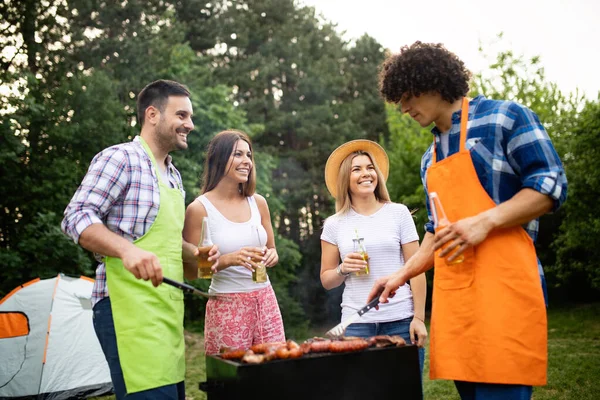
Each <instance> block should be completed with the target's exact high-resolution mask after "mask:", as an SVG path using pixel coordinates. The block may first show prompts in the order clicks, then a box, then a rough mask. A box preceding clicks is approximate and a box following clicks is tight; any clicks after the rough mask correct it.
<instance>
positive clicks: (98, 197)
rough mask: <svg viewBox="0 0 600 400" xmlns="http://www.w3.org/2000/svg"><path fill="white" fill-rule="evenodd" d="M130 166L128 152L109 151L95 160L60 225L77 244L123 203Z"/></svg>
mask: <svg viewBox="0 0 600 400" xmlns="http://www.w3.org/2000/svg"><path fill="white" fill-rule="evenodd" d="M128 165H129V158H128V156H127V154H126V152H125V151H123V150H119V149H118V148H109V149H106V150H104V151H103V152H101V153H99V154H97V155H96V157H94V159H93V160H92V162H91V164H90V167H89V169H88V171H87V173H86V175H85V176H84V178H83V180H82V182H81V185H79V188H78V189H77V191H76V192H75V194H74V195H73V198H72V199H71V202H70V203H69V204H68V205H67V208H66V209H65V212H64V218H63V221H62V224H61V228H62V230H63V232H64V233H65V234H67V235H68V236H69V237H71V238H72V239H73V241H74V242H75V243H78V242H79V237H80V236H81V233H82V232H83V231H84V230H85V229H86V228H88V227H89V226H90V225H92V224H101V223H104V220H105V217H106V215H107V214H108V213H109V210H110V209H111V208H112V206H113V205H114V204H115V203H117V202H118V201H120V199H121V197H122V194H123V192H124V191H125V189H126V188H127V186H128V184H129V176H130V174H129V173H127V170H128Z"/></svg>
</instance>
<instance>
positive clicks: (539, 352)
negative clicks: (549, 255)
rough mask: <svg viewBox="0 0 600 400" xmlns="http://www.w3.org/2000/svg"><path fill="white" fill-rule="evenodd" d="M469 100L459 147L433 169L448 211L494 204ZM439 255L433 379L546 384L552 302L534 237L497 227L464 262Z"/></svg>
mask: <svg viewBox="0 0 600 400" xmlns="http://www.w3.org/2000/svg"><path fill="white" fill-rule="evenodd" d="M468 110H469V102H468V100H467V99H466V98H464V99H463V104H462V113H461V128H460V149H459V152H458V153H456V154H453V155H451V156H449V157H447V158H445V159H444V160H442V161H440V162H436V153H435V147H436V146H435V141H434V143H433V158H432V162H431V166H430V167H429V169H428V171H427V189H428V191H429V193H431V192H437V193H438V195H439V198H440V200H441V202H442V204H443V206H444V209H445V211H446V214H447V216H448V219H449V220H450V221H458V220H460V219H463V218H467V217H471V216H474V215H477V214H479V213H481V212H483V211H486V210H488V209H490V208H492V207H496V204H495V203H494V201H493V200H492V199H491V198H490V196H489V195H488V194H487V192H486V191H485V189H484V188H483V187H482V186H481V183H480V181H479V178H478V177H477V173H476V171H475V167H474V166H473V161H472V160H471V153H470V152H469V150H467V149H466V147H465V143H466V139H467V121H468V119H469V113H468ZM438 254H439V251H437V252H436V256H435V270H434V271H435V272H434V280H433V305H432V314H431V315H432V318H431V343H430V346H431V347H430V350H431V370H430V377H431V379H451V380H461V381H469V382H482V383H498V384H518V385H528V386H537V385H545V384H546V370H547V364H548V356H547V325H546V307H545V303H544V296H543V292H542V286H541V284H540V276H539V272H538V266H537V257H536V252H535V248H534V245H533V241H532V240H531V238H530V237H529V235H528V234H527V233H526V232H525V230H524V229H523V228H522V227H520V226H516V227H512V228H506V229H496V230H494V231H492V232H490V234H489V235H488V237H487V238H486V239H485V240H484V241H483V242H482V243H480V244H479V245H477V246H475V247H474V248H473V247H471V248H469V249H467V250H466V251H465V253H464V255H465V259H464V261H463V262H462V263H460V264H454V265H447V264H446V262H445V260H444V259H442V258H440V257H438Z"/></svg>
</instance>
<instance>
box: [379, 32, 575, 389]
mask: <svg viewBox="0 0 600 400" xmlns="http://www.w3.org/2000/svg"><path fill="white" fill-rule="evenodd" d="M470 77H471V74H470V72H469V71H468V70H467V69H466V67H465V65H464V63H463V62H462V61H461V60H460V59H459V58H458V57H457V56H456V55H455V54H453V53H452V52H450V51H448V50H447V49H446V48H445V47H444V46H443V45H442V44H433V43H422V42H415V43H414V44H412V45H410V46H405V47H403V48H402V49H401V50H400V52H399V53H397V54H393V55H391V56H389V57H388V58H387V59H386V60H385V61H384V63H383V65H382V68H381V72H380V77H379V78H380V92H381V94H382V96H383V97H384V99H385V100H386V101H388V102H390V103H397V104H399V106H400V108H401V110H402V112H403V113H407V114H409V115H410V117H411V118H413V119H414V120H415V121H417V122H418V123H419V124H420V125H421V126H422V127H427V126H430V125H432V124H433V129H432V130H431V132H432V133H433V137H432V139H433V140H432V142H433V143H432V145H431V146H430V147H429V149H427V151H426V152H425V154H424V155H423V158H422V162H421V178H422V181H423V186H424V189H425V196H426V200H427V201H426V204H427V210H428V214H429V221H428V223H427V224H426V226H425V228H426V231H427V233H426V234H425V237H424V238H423V242H422V245H421V247H420V249H419V250H418V252H417V254H415V255H414V256H413V257H412V258H411V259H410V260H409V261H408V262H407V263H406V265H405V267H404V268H402V269H400V270H399V271H397V272H396V273H394V274H392V275H389V276H387V277H384V278H381V279H380V280H378V281H377V282H376V283H375V285H374V286H373V289H372V291H371V294H370V296H369V300H371V299H373V298H375V297H376V296H380V301H381V302H384V303H385V302H387V300H388V297H390V296H393V294H394V293H395V291H396V290H397V289H398V287H400V286H401V285H404V284H405V283H406V282H407V281H408V280H409V279H410V278H411V277H414V276H416V275H418V274H421V273H423V272H425V271H427V270H428V269H430V268H432V267H435V269H434V281H433V304H432V314H431V315H432V316H431V319H432V320H431V344H430V346H431V347H430V354H431V369H430V374H431V378H432V379H450V380H454V382H455V385H456V388H457V390H458V392H459V394H460V396H461V398H462V399H463V400H465V399H477V400H480V399H486V400H487V399H504V400H511V399H515V400H516V399H529V398H531V394H532V387H533V386H536V385H545V384H546V379H547V378H546V370H547V326H546V288H545V280H544V275H543V270H542V267H541V264H540V263H539V260H538V258H537V255H536V252H535V248H534V242H535V239H536V237H537V234H538V229H539V223H538V218H539V217H540V216H542V215H543V214H546V213H548V212H551V211H554V210H556V209H557V208H558V207H560V205H561V204H562V203H563V202H564V201H565V200H566V195H567V179H566V176H565V173H564V168H563V166H562V163H561V161H560V159H559V157H558V155H557V153H556V151H555V149H554V146H553V145H552V142H551V140H550V138H549V136H548V134H547V132H546V130H545V129H544V127H543V126H542V124H541V123H540V121H539V119H538V117H537V115H535V113H533V112H532V111H531V110H530V109H528V108H527V107H525V106H523V105H521V104H518V103H515V102H513V101H504V100H491V99H487V98H485V97H484V96H477V97H475V98H469V97H468V92H469V80H470ZM441 205H443V210H444V211H445V213H444V212H443V211H442V208H441ZM442 217H447V218H442ZM445 220H447V221H449V222H445Z"/></svg>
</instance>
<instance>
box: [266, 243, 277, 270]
mask: <svg viewBox="0 0 600 400" xmlns="http://www.w3.org/2000/svg"><path fill="white" fill-rule="evenodd" d="M263 260H264V261H263V263H264V264H265V267H267V268H271V267H274V266H275V265H277V263H278V262H279V255H278V254H277V249H275V247H271V248H270V249H266V251H265V256H264V258H263Z"/></svg>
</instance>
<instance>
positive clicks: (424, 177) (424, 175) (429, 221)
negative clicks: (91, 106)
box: [421, 145, 435, 233]
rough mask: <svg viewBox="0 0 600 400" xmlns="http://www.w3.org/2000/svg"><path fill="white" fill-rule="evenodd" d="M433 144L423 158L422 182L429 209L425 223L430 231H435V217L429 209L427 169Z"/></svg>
mask: <svg viewBox="0 0 600 400" xmlns="http://www.w3.org/2000/svg"><path fill="white" fill-rule="evenodd" d="M432 156H433V153H432V146H431V145H430V146H429V148H428V149H427V151H426V152H425V154H423V158H422V159H421V182H422V183H423V191H424V192H425V209H426V210H427V222H426V223H425V225H424V227H425V231H426V232H429V233H435V229H434V227H433V219H432V217H431V210H430V209H429V193H428V192H427V169H428V168H429V166H430V165H431V157H432Z"/></svg>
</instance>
